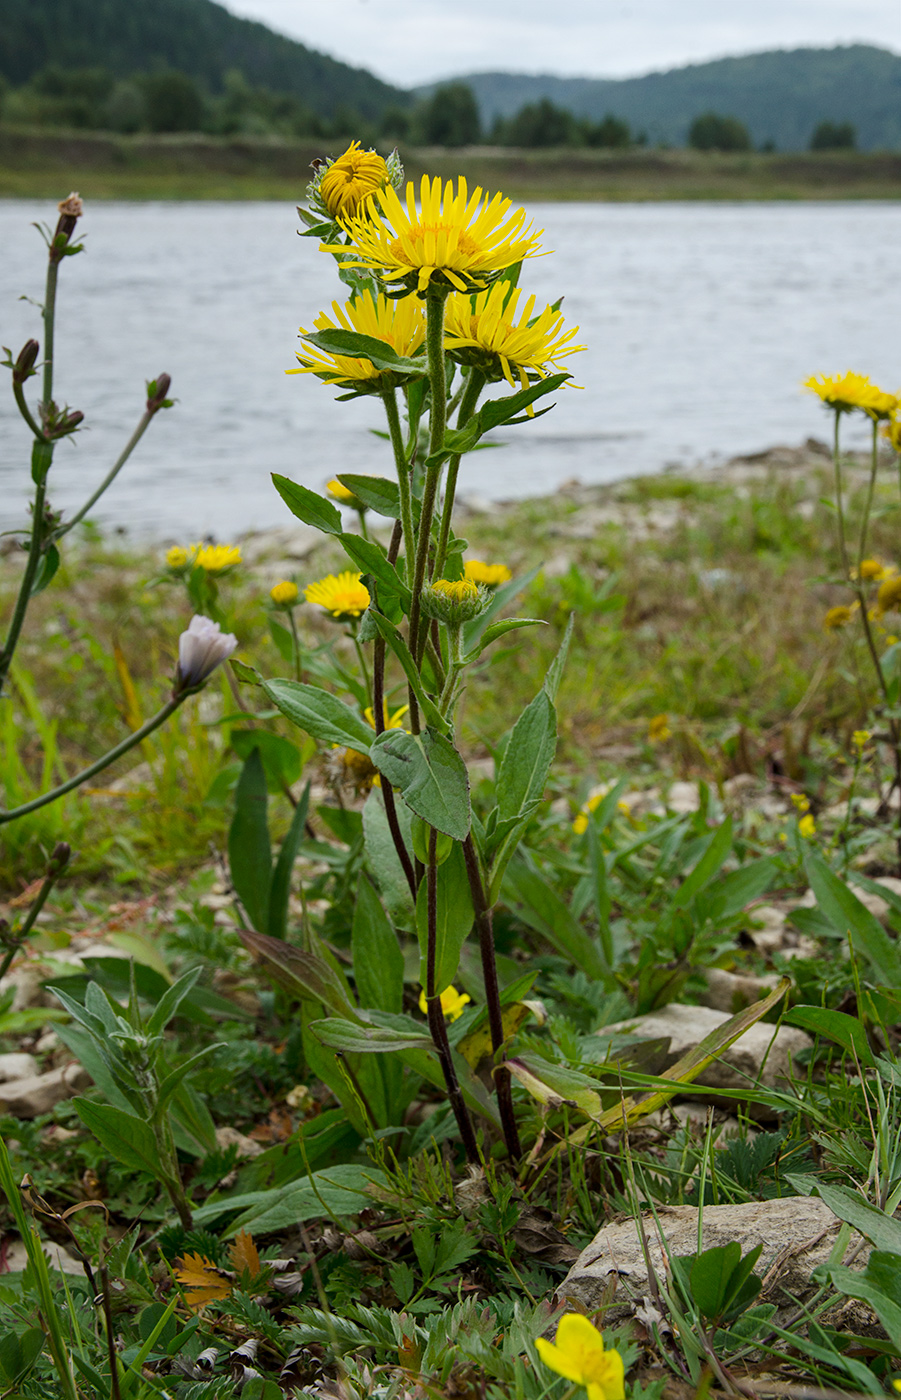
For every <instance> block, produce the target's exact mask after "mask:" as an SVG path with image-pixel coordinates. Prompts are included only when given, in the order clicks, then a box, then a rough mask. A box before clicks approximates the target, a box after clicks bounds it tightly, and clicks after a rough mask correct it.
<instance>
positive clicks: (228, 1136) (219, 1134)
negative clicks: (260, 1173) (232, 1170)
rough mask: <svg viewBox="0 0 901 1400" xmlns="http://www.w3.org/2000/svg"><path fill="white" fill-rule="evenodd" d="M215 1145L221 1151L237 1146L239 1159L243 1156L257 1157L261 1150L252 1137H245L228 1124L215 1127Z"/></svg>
mask: <svg viewBox="0 0 901 1400" xmlns="http://www.w3.org/2000/svg"><path fill="white" fill-rule="evenodd" d="M216 1146H217V1147H219V1148H221V1149H222V1150H223V1151H224V1150H225V1149H226V1148H228V1147H233V1146H234V1147H237V1149H238V1160H239V1161H240V1160H241V1159H242V1158H244V1157H259V1155H260V1153H261V1152H262V1151H263V1148H262V1147H261V1146H260V1144H259V1143H258V1142H254V1140H253V1138H249V1137H246V1136H245V1134H244V1133H241V1132H239V1131H238V1129H237V1128H231V1127H229V1126H228V1125H226V1126H225V1127H222V1128H217V1129H216Z"/></svg>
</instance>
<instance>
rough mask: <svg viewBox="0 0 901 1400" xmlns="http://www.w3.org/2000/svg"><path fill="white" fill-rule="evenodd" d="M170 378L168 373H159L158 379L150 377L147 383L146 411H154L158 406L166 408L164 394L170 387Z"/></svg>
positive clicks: (166, 403) (167, 405)
mask: <svg viewBox="0 0 901 1400" xmlns="http://www.w3.org/2000/svg"><path fill="white" fill-rule="evenodd" d="M171 384H172V380H171V378H170V376H169V375H168V374H161V375H160V376H159V378H158V379H151V380H150V381H149V382H148V384H147V412H148V413H156V412H157V410H158V409H160V408H168V407H169V404H168V402H167V401H166V395H167V394H168V392H169V389H170V387H171Z"/></svg>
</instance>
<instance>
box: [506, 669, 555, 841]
mask: <svg viewBox="0 0 901 1400" xmlns="http://www.w3.org/2000/svg"><path fill="white" fill-rule="evenodd" d="M556 751H557V711H556V710H555V709H554V703H553V701H552V700H551V698H550V696H549V695H548V693H547V691H546V690H544V689H542V690H539V692H538V694H537V695H536V696H535V699H534V700H533V701H532V702H531V703H530V704H529V705H527V706H526V708H525V709H524V710H523V712H522V714H521V715H520V717H519V719H518V720H517V721H516V724H515V725H514V728H513V733H512V734H511V735H510V739H509V741H508V743H507V747H506V748H505V749H504V756H503V758H502V759H501V765H500V768H499V770H498V775H497V806H498V818H499V820H501V821H506V820H507V819H509V818H511V817H520V816H522V815H523V814H524V813H525V811H526V810H527V809H528V810H530V809H532V808H534V806H535V804H536V802H540V801H541V798H542V797H543V796H544V786H545V783H546V782H547V775H548V773H549V772H550V768H551V764H552V763H553V761H554V754H555V753H556Z"/></svg>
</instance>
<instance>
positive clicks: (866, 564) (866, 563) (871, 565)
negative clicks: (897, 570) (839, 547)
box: [860, 559, 885, 581]
mask: <svg viewBox="0 0 901 1400" xmlns="http://www.w3.org/2000/svg"><path fill="white" fill-rule="evenodd" d="M860 577H861V578H862V579H863V580H865V581H872V580H873V579H880V578H885V567H884V566H883V565H882V564H880V562H879V560H878V559H862V560H861V561H860Z"/></svg>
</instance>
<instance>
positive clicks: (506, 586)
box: [463, 568, 553, 699]
mask: <svg viewBox="0 0 901 1400" xmlns="http://www.w3.org/2000/svg"><path fill="white" fill-rule="evenodd" d="M538 572H539V570H538V569H537V568H535V569H530V570H529V572H528V573H526V574H520V575H519V576H518V577H517V578H512V579H510V581H509V583H502V584H501V586H500V588H495V589H494V591H493V593H492V595H491V602H490V603H489V604H488V607H487V608H486V609H485V611H484V612H483V613H480V614H479V616H478V617H474V618H473V619H472V620H471V621H470V622H466V623H464V625H463V651H464V653H465V654H467V655H468V654H469V653H470V652H472V651H474V650H475V648H476V647H477V646H478V642H479V639H480V638H481V637H482V636H483V634H484V633H485V632H486V631H487V630H488V628H489V627H490V626H491V625H492V624H493V622H494V620H495V618H496V617H498V616H499V615H500V613H502V612H503V611H504V608H505V607H506V606H507V604H508V603H510V602H512V601H513V599H514V598H515V597H516V596H517V594H519V593H522V591H523V589H525V588H527V587H528V585H529V584H530V583H531V582H532V580H533V578H535V577H536V576H537V574H538ZM551 698H552V699H553V696H552V697H551Z"/></svg>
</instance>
